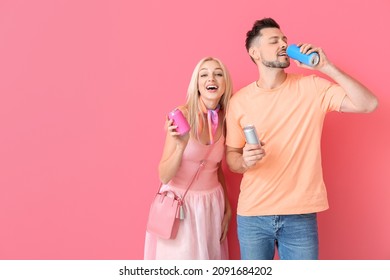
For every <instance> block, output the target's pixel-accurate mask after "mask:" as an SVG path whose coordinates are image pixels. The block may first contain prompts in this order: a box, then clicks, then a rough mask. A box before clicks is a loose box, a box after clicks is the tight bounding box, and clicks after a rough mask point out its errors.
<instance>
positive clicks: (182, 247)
mask: <svg viewBox="0 0 390 280" xmlns="http://www.w3.org/2000/svg"><path fill="white" fill-rule="evenodd" d="M211 148H212V147H211V146H209V145H204V144H202V143H200V142H198V141H196V140H194V139H192V138H190V140H189V141H188V144H187V147H186V149H185V151H184V154H183V159H182V163H181V166H180V168H179V170H178V172H177V173H176V176H175V177H174V178H172V180H171V181H170V182H169V183H168V185H163V186H162V188H163V189H172V190H173V191H175V192H176V193H177V194H180V195H182V194H183V193H184V191H185V189H186V187H187V185H188V183H189V181H190V180H191V179H192V177H193V176H194V174H195V173H196V171H197V169H198V167H199V164H200V161H201V160H203V159H204V158H205V157H206V154H207V152H208V150H209V149H211ZM224 148H225V138H224V137H223V136H221V137H220V138H219V140H218V141H217V142H215V144H214V147H213V148H212V151H211V153H210V154H209V156H208V159H207V163H206V165H205V166H204V167H203V168H202V169H201V171H200V173H199V176H198V178H196V179H195V180H194V182H193V183H192V185H191V188H190V190H189V191H188V193H187V195H186V197H185V199H184V210H185V218H184V220H182V221H181V222H180V227H179V231H178V233H177V236H176V238H175V239H169V240H164V239H160V238H156V237H155V236H153V235H152V234H149V233H148V232H147V233H146V238H145V252H144V259H146V260H153V259H158V260H162V259H168V260H174V259H180V260H221V259H222V260H223V259H228V247H227V240H226V239H225V241H224V242H223V243H221V242H220V237H221V234H222V228H221V224H222V219H223V216H224V209H225V201H224V193H223V188H222V186H221V184H220V183H219V181H218V173H217V170H218V163H219V162H220V161H221V159H222V156H223V154H224Z"/></svg>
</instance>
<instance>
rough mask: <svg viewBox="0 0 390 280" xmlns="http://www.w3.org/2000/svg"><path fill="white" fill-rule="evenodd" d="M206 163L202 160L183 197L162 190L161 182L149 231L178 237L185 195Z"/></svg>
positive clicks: (150, 212) (159, 235)
mask: <svg viewBox="0 0 390 280" xmlns="http://www.w3.org/2000/svg"><path fill="white" fill-rule="evenodd" d="M211 150H212V148H211V149H209V151H208V153H207V155H209V154H210V152H211ZM206 158H207V156H206ZM205 164H206V160H202V161H201V162H200V165H199V167H198V170H197V171H196V173H195V175H194V176H193V177H192V179H191V181H190V183H189V184H188V186H187V189H186V191H185V193H184V194H183V197H179V196H178V195H176V194H175V193H174V192H172V191H164V192H161V191H160V190H161V184H160V187H159V188H158V191H157V193H156V196H155V197H154V200H153V201H152V205H151V206H150V211H149V217H148V223H147V225H146V230H147V231H148V232H149V233H151V234H154V235H155V236H157V237H160V238H162V239H175V238H176V234H177V232H178V230H179V226H180V220H183V219H184V210H183V202H184V197H185V196H186V194H187V192H188V190H189V189H190V187H191V184H192V183H193V182H194V180H195V178H197V176H198V174H199V172H200V170H201V169H202V167H203V166H205Z"/></svg>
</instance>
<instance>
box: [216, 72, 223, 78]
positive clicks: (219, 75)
mask: <svg viewBox="0 0 390 280" xmlns="http://www.w3.org/2000/svg"><path fill="white" fill-rule="evenodd" d="M215 75H216V76H218V77H223V74H222V73H217V74H215Z"/></svg>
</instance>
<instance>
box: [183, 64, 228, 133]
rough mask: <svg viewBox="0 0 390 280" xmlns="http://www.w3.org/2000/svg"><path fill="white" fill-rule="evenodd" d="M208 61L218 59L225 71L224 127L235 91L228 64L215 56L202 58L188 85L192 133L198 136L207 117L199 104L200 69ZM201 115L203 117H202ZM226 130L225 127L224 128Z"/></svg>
mask: <svg viewBox="0 0 390 280" xmlns="http://www.w3.org/2000/svg"><path fill="white" fill-rule="evenodd" d="M206 61H216V62H217V63H218V64H219V65H220V67H221V69H222V72H223V76H224V78H225V93H224V94H223V95H222V97H221V99H220V100H219V105H220V110H222V112H223V120H222V121H223V126H222V127H223V128H224V127H225V119H226V112H227V108H228V104H229V100H230V97H231V96H232V91H233V85H232V79H231V77H230V74H229V71H228V69H227V68H226V66H225V65H224V64H223V63H222V62H221V61H220V60H219V59H217V58H214V57H205V58H203V59H201V60H200V61H199V62H198V64H197V65H196V66H195V69H194V71H193V73H192V76H191V81H190V84H189V86H188V90H187V103H186V105H187V108H188V116H187V119H188V122H189V124H190V126H191V133H192V135H194V136H195V137H198V129H199V125H200V122H205V121H206V119H205V117H204V114H203V113H202V111H201V110H200V108H201V107H200V105H199V96H200V92H199V90H198V80H199V70H200V67H201V66H202V64H203V63H205V62H206ZM200 116H201V118H202V119H201V118H200ZM223 131H225V129H223Z"/></svg>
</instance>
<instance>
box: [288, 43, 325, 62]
mask: <svg viewBox="0 0 390 280" xmlns="http://www.w3.org/2000/svg"><path fill="white" fill-rule="evenodd" d="M286 52H287V55H288V56H289V57H291V58H293V59H295V60H298V61H299V62H301V63H303V64H306V65H309V66H316V65H317V64H318V62H320V56H319V54H318V53H317V52H313V53H311V54H304V53H301V51H300V50H299V47H298V46H297V45H295V44H292V45H289V46H288V47H287V50H286Z"/></svg>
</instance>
